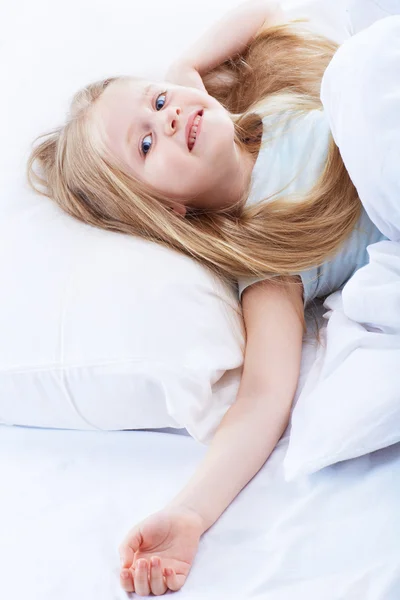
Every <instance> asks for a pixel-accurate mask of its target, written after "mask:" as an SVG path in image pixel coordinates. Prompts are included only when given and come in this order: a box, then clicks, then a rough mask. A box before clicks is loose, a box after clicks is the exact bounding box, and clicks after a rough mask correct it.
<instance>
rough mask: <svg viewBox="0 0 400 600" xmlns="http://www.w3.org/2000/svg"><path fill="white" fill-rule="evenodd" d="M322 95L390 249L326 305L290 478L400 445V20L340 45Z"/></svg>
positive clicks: (297, 421)
mask: <svg viewBox="0 0 400 600" xmlns="http://www.w3.org/2000/svg"><path fill="white" fill-rule="evenodd" d="M393 8H394V7H393ZM397 8H398V12H399V13H400V2H399V3H398V4H397ZM321 89H322V91H321V98H322V101H323V104H324V107H325V110H326V112H327V115H328V118H329V121H330V125H331V129H332V132H333V135H334V138H335V141H336V143H337V145H338V146H339V149H340V151H341V155H342V157H343V160H344V162H345V165H346V167H347V169H348V171H349V173H350V176H351V178H352V180H353V182H354V184H355V186H356V187H357V190H358V192H359V196H360V199H361V201H362V203H363V205H364V207H365V209H366V210H367V212H368V214H369V216H370V218H371V219H372V220H373V221H374V223H375V224H376V226H377V227H378V228H379V229H380V230H381V231H382V232H383V233H384V234H385V235H386V236H387V237H388V238H389V241H383V242H379V243H377V244H373V245H371V246H369V248H368V253H369V264H367V265H366V266H365V267H363V268H361V269H359V270H358V271H357V272H356V273H355V274H354V275H353V277H352V278H351V279H350V280H349V281H348V283H347V284H346V285H345V286H344V288H343V291H342V292H336V293H335V294H333V295H331V296H329V297H328V298H327V300H326V302H325V307H326V308H327V309H328V311H329V312H328V313H327V315H326V317H327V318H328V319H329V320H328V324H327V326H326V331H324V332H323V338H324V344H323V346H321V348H320V350H319V356H318V360H317V361H316V363H315V364H314V366H313V369H312V370H311V372H310V375H309V379H308V382H307V384H306V387H305V388H304V390H303V393H302V396H301V397H300V398H299V401H298V404H297V406H296V407H295V409H294V411H293V418H292V437H291V442H290V446H289V451H288V455H287V458H286V466H285V468H286V476H287V478H288V480H290V479H292V478H294V477H296V476H298V475H301V474H305V473H310V472H314V471H315V470H318V469H320V468H322V467H324V466H326V465H328V464H332V463H333V462H336V461H338V460H345V459H348V458H353V457H355V456H360V455H362V454H364V453H365V452H371V451H374V450H377V449H379V448H382V447H385V446H387V445H389V444H393V443H395V442H397V441H399V440H400V368H399V367H400V243H399V242H400V16H391V17H389V18H385V19H383V20H381V21H378V22H377V23H375V24H374V25H372V26H371V27H370V28H369V29H367V30H365V31H363V32H361V33H358V34H357V35H356V36H355V37H353V38H351V39H350V40H348V41H347V42H346V43H345V44H344V45H343V46H341V48H340V49H339V51H338V52H337V54H336V55H335V57H334V59H333V60H332V62H331V64H330V65H329V67H328V69H327V71H326V73H325V75H324V79H323V83H322V88H321Z"/></svg>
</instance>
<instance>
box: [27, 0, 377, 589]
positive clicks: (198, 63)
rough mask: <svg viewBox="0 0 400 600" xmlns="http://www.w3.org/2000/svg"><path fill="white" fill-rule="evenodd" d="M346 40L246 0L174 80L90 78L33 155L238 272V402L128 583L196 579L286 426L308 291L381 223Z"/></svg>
mask: <svg viewBox="0 0 400 600" xmlns="http://www.w3.org/2000/svg"><path fill="white" fill-rule="evenodd" d="M335 50H336V44H334V43H333V42H331V41H329V40H328V39H326V38H324V37H322V36H320V35H317V34H315V33H312V32H311V31H310V30H308V29H307V28H305V26H304V25H302V24H301V23H298V22H296V23H285V14H284V13H283V11H282V10H281V9H280V7H279V5H278V3H275V2H266V1H265V0H263V1H261V0H251V1H247V2H245V3H244V4H242V5H240V6H238V7H236V8H235V9H234V10H232V11H230V12H229V13H228V14H227V15H226V17H225V18H224V19H222V20H221V21H220V22H218V23H216V25H215V26H214V27H213V28H212V29H211V30H210V31H209V32H208V33H207V34H205V35H204V36H203V37H202V38H201V39H200V40H199V41H198V42H197V43H195V44H194V45H193V47H192V48H191V49H189V51H188V52H187V53H185V56H184V59H183V60H182V61H178V62H177V63H175V64H174V65H173V66H171V68H170V69H169V71H168V73H167V76H166V81H165V82H153V83H152V82H148V81H143V80H141V79H137V78H134V77H114V78H111V79H107V80H105V81H99V82H96V83H93V84H91V85H89V86H87V87H86V88H85V89H84V90H82V91H80V92H79V93H78V94H77V95H76V96H75V97H74V99H73V102H72V107H71V114H70V116H69V119H68V121H67V123H66V124H65V125H64V126H63V127H60V128H59V129H57V130H56V131H54V132H52V133H50V134H48V137H47V138H46V139H45V140H44V141H42V142H41V143H40V144H39V145H38V146H37V147H36V148H34V149H33V151H32V154H31V156H30V159H29V161H28V178H29V181H30V183H31V185H32V186H33V187H34V189H36V190H37V191H38V192H40V193H43V194H45V195H47V196H49V197H50V198H52V199H54V200H55V201H56V202H58V203H59V205H60V206H61V207H62V208H63V209H64V210H65V211H66V212H67V213H69V214H70V215H72V216H74V217H76V218H78V219H80V220H82V221H84V222H86V223H89V224H91V225H94V226H97V227H101V228H104V229H108V230H111V231H117V232H122V233H128V234H132V235H139V236H141V237H143V238H145V239H150V240H154V241H155V242H158V243H161V244H164V245H166V246H167V247H169V248H172V249H175V250H178V251H180V252H184V253H185V254H188V255H189V256H192V257H193V258H194V259H196V260H198V261H201V263H202V264H203V265H205V266H207V267H209V268H210V269H211V270H212V271H213V272H215V273H217V274H218V275H219V276H220V277H223V278H224V279H225V280H226V281H227V282H238V284H239V293H240V298H241V301H242V309H243V317H244V322H245V328H246V352H245V359H244V369H243V376H242V380H241V384H240V388H239V392H238V396H237V399H236V402H235V403H234V404H233V406H232V407H231V408H230V409H229V410H228V412H227V413H226V415H225V417H224V418H223V420H222V422H221V424H220V426H219V428H218V430H217V432H216V434H215V436H214V439H213V441H212V443H211V444H210V447H209V450H208V453H207V455H206V457H205V459H204V461H203V462H202V464H201V465H200V467H199V468H198V470H197V472H196V473H195V474H194V476H193V478H192V479H191V480H190V481H189V483H188V484H187V485H186V487H185V488H184V489H183V490H182V491H181V492H180V493H179V494H178V495H177V496H176V498H174V499H173V500H172V501H171V502H170V503H169V504H168V506H166V507H165V508H164V509H162V510H160V511H159V512H157V513H156V514H154V515H152V516H150V517H148V518H147V519H145V520H144V521H143V522H141V523H139V524H138V525H136V526H135V527H134V528H133V529H132V530H131V531H130V532H129V533H128V534H127V536H126V538H125V540H124V541H123V542H122V544H121V546H120V555H121V563H122V564H121V573H120V580H121V585H122V587H123V588H124V590H126V591H128V592H132V591H136V592H137V593H138V594H139V595H141V596H145V595H148V594H150V593H153V594H156V595H161V594H163V593H165V592H166V591H167V589H170V590H179V589H180V588H181V587H182V586H183V584H184V582H185V580H186V578H187V576H188V573H189V570H190V568H191V565H192V561H193V559H194V556H195V554H196V551H197V548H198V544H199V540H200V537H201V535H202V534H203V533H204V532H205V531H207V529H208V528H209V527H211V525H212V524H213V523H214V522H215V521H216V520H217V519H218V518H219V517H220V515H221V514H222V512H223V511H224V510H225V509H226V508H227V507H228V506H229V504H230V503H231V502H232V500H233V499H234V498H235V497H236V495H237V494H238V493H239V492H240V491H241V490H242V488H243V487H244V486H245V485H246V484H247V483H248V482H249V480H250V479H251V478H252V477H253V476H254V475H255V474H256V473H257V472H258V471H259V469H260V468H261V467H262V465H263V464H264V463H265V461H266V460H267V458H268V457H269V455H270V454H271V452H272V450H273V449H274V447H275V445H276V444H277V442H278V440H279V439H280V437H281V435H282V434H283V432H284V431H285V429H286V427H287V425H288V421H289V416H290V409H291V404H292V400H293V396H294V393H295V390H296V386H297V380H298V376H299V368H300V358H301V348H302V336H303V329H304V307H305V306H306V305H307V304H309V303H310V302H311V301H312V300H313V299H314V298H316V297H318V296H324V295H326V294H327V293H330V292H331V291H333V290H334V289H337V288H339V287H341V286H342V285H343V284H344V283H345V281H346V280H347V279H348V278H349V277H350V276H351V274H352V273H353V272H354V271H355V269H356V268H358V267H359V266H361V265H363V264H364V263H365V262H366V261H367V252H366V247H367V246H368V244H370V243H373V242H375V241H378V240H379V239H382V238H383V236H382V235H381V233H380V232H379V231H378V230H377V229H376V228H375V226H374V225H373V224H372V223H371V222H370V221H369V219H368V217H367V215H366V214H365V212H364V211H363V210H362V207H361V203H360V201H359V199H358V197H357V193H356V190H355V188H354V186H353V184H352V182H351V181H350V178H349V176H348V174H347V172H346V170H345V168H344V165H343V163H342V160H341V158H340V154H339V151H338V149H337V147H336V146H335V144H334V143H333V140H332V136H331V134H330V131H329V129H328V125H327V121H326V118H325V115H324V113H323V111H322V107H321V103H320V99H319V91H320V82H321V78H322V75H323V73H324V70H325V68H326V66H327V65H328V63H329V61H330V59H331V58H332V56H333V54H334V53H335ZM35 161H37V162H38V163H39V166H40V167H41V170H42V175H41V176H39V175H37V174H36V173H35V172H34V170H33V166H34V163H35ZM35 184H36V186H38V185H40V186H42V185H43V186H44V190H41V189H40V187H36V186H35ZM244 449H245V451H244Z"/></svg>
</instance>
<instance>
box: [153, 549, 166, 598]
mask: <svg viewBox="0 0 400 600" xmlns="http://www.w3.org/2000/svg"><path fill="white" fill-rule="evenodd" d="M150 587H151V591H152V592H153V594H154V595H155V596H162V594H165V592H166V591H167V586H166V585H165V581H164V577H163V574H162V569H161V560H160V558H158V556H152V558H151V561H150Z"/></svg>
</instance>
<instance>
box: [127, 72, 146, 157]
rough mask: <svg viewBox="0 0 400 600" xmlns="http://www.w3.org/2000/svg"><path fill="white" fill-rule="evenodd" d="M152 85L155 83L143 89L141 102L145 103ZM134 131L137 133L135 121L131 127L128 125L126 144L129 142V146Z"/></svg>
mask: <svg viewBox="0 0 400 600" xmlns="http://www.w3.org/2000/svg"><path fill="white" fill-rule="evenodd" d="M152 87H153V84H152V83H150V84H149V85H147V86H146V87H145V88H144V90H143V94H142V97H141V103H143V102H144V100H145V99H146V97H147V96H148V95H149V92H150V90H151V88H152ZM134 133H135V128H134V123H132V124H131V125H130V127H128V132H127V134H126V138H125V142H126V144H127V145H128V146H129V145H130V143H131V138H132V136H133V134H134Z"/></svg>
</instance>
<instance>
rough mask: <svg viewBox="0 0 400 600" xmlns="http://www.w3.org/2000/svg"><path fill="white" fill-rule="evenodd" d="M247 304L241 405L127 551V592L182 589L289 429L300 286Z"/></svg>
mask: <svg viewBox="0 0 400 600" xmlns="http://www.w3.org/2000/svg"><path fill="white" fill-rule="evenodd" d="M242 298H243V315H244V321H245V326H246V331H247V343H246V352H245V361H244V369H243V375H242V380H241V384H240V387H239V391H238V396H237V399H236V401H235V403H234V404H233V405H232V406H231V407H230V408H229V410H228V411H227V413H226V414H225V416H224V418H223V419H222V421H221V423H220V425H219V427H218V429H217V431H216V433H215V436H214V438H213V440H212V442H211V444H210V446H209V448H208V451H207V453H206V455H205V457H204V459H203V461H202V462H201V463H200V466H199V467H198V469H197V471H196V472H195V474H194V476H193V477H192V479H191V480H190V481H189V482H188V484H187V485H186V486H185V487H184V488H183V490H182V491H181V492H180V493H179V494H178V495H177V496H176V497H175V498H174V499H173V500H172V501H171V502H170V503H169V504H168V505H167V506H166V507H165V508H164V509H162V510H161V511H159V512H158V513H155V514H154V515H151V516H150V517H148V518H147V519H145V520H144V521H142V522H141V523H139V524H138V525H136V526H135V527H134V528H133V529H132V530H131V531H130V532H129V533H128V535H127V536H126V538H125V540H124V541H123V543H122V544H121V546H120V554H121V559H122V570H121V585H122V587H123V588H124V589H125V590H126V591H128V592H130V591H134V590H136V592H137V593H139V594H140V595H147V594H149V593H150V592H151V591H152V592H153V593H155V594H163V593H164V592H165V591H166V590H167V589H171V590H179V589H180V588H181V587H182V586H183V584H184V583H185V581H186V578H187V575H188V573H189V571H190V568H191V565H192V562H193V559H194V556H195V554H196V551H197V548H198V544H199V539H200V537H201V535H202V534H203V533H204V532H205V531H206V530H207V529H208V528H209V527H211V525H212V524H213V523H214V522H215V521H216V520H217V519H218V518H219V516H220V515H221V514H222V513H223V511H224V510H225V509H226V508H227V506H229V504H230V503H231V502H232V500H233V499H234V498H235V497H236V496H237V494H238V493H239V492H240V491H241V489H242V488H243V487H244V486H245V485H246V484H247V483H248V482H249V481H250V479H252V477H253V476H254V475H255V474H256V473H257V472H258V471H259V469H260V468H261V467H262V466H263V464H264V463H265V461H266V460H267V458H268V457H269V455H270V454H271V452H272V450H273V449H274V447H275V446H276V444H277V442H278V440H279V439H280V437H281V436H282V434H283V432H284V430H285V428H286V426H287V424H288V420H289V416H290V409H291V405H292V401H293V397H294V394H295V391H296V387H297V382H298V378H299V371H300V359H301V349H302V337H303V300H302V288H301V285H298V284H297V283H296V284H293V283H285V284H283V283H282V284H281V285H280V284H279V285H275V284H273V285H272V284H270V283H267V282H259V283H256V284H253V285H252V286H250V287H248V288H246V290H245V291H244V293H243V296H242Z"/></svg>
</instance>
